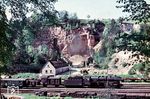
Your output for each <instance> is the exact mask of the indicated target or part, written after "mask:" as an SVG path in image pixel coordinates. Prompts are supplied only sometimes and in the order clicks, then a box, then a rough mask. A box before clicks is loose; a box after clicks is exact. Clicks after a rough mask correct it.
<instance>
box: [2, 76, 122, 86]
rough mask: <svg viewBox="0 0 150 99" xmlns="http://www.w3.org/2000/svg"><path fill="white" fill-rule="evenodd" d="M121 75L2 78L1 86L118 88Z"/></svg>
mask: <svg viewBox="0 0 150 99" xmlns="http://www.w3.org/2000/svg"><path fill="white" fill-rule="evenodd" d="M121 80H122V78H121V77H118V76H98V77H95V76H75V77H68V78H67V79H61V78H58V77H45V78H40V79H2V80H1V86H2V87H7V86H18V87H20V88H24V87H25V88H28V87H37V86H43V87H48V86H50V85H51V86H55V87H60V86H63V87H83V88H84V87H88V88H93V87H96V88H107V87H113V88H120V87H121V86H122V84H121Z"/></svg>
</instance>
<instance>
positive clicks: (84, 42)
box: [34, 24, 104, 58]
mask: <svg viewBox="0 0 150 99" xmlns="http://www.w3.org/2000/svg"><path fill="white" fill-rule="evenodd" d="M102 25H103V24H102ZM102 25H101V24H100V25H99V24H97V25H96V26H97V27H96V31H92V30H91V31H90V30H88V29H87V28H88V27H87V26H85V27H80V28H77V29H73V30H69V31H66V30H64V29H63V28H61V27H46V28H44V30H42V31H39V33H37V39H36V40H35V42H34V45H36V46H39V45H42V44H45V45H47V46H48V48H49V49H51V45H52V40H51V39H52V38H57V39H58V45H59V49H60V51H61V53H62V54H63V56H65V57H68V58H69V57H71V56H74V55H80V56H82V57H90V56H91V55H92V53H93V48H94V46H95V45H96V44H97V43H98V42H99V39H100V33H102V32H103V29H104V26H102ZM100 27H103V28H100ZM92 33H93V34H92Z"/></svg>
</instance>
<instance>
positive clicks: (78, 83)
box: [64, 76, 84, 87]
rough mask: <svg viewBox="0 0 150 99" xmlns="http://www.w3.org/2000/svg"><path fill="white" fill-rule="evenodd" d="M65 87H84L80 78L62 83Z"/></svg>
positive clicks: (69, 79) (72, 78) (73, 78)
mask: <svg viewBox="0 0 150 99" xmlns="http://www.w3.org/2000/svg"><path fill="white" fill-rule="evenodd" d="M64 86H65V87H84V79H83V77H82V76H76V77H69V78H68V79H67V80H65V81H64Z"/></svg>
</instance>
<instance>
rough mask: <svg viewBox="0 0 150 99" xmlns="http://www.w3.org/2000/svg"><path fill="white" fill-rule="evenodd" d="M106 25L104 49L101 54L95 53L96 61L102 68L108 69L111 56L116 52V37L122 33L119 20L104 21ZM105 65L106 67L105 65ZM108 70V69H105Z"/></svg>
mask: <svg viewBox="0 0 150 99" xmlns="http://www.w3.org/2000/svg"><path fill="white" fill-rule="evenodd" d="M102 22H104V23H105V30H104V32H103V33H102V38H103V40H104V42H103V45H102V48H101V50H100V51H99V52H95V53H94V55H93V56H94V60H95V62H96V63H97V64H99V65H100V66H102V68H103V67H104V68H105V67H107V64H108V63H109V61H110V60H111V55H112V54H113V53H114V52H115V46H116V42H115V40H114V39H115V37H116V36H117V34H119V33H120V24H119V22H118V21H117V20H114V19H112V20H102ZM103 64H105V65H103ZM105 69H107V68H105Z"/></svg>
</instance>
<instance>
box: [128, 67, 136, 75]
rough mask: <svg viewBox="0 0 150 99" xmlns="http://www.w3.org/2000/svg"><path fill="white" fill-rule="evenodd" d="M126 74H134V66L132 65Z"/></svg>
mask: <svg viewBox="0 0 150 99" xmlns="http://www.w3.org/2000/svg"><path fill="white" fill-rule="evenodd" d="M128 74H129V75H135V74H136V70H135V68H133V67H132V68H131V69H130V70H129V72H128Z"/></svg>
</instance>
